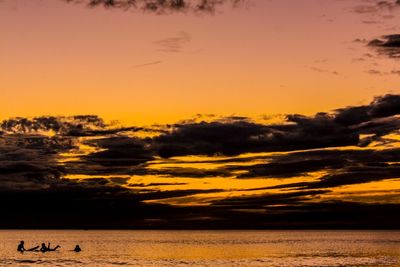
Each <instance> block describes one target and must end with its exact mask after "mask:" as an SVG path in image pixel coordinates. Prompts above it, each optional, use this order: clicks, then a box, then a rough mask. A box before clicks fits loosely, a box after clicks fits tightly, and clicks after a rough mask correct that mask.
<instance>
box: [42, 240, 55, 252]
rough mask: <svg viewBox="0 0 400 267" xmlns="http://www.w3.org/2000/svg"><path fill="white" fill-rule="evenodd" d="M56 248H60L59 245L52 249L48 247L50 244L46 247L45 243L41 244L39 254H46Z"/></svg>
mask: <svg viewBox="0 0 400 267" xmlns="http://www.w3.org/2000/svg"><path fill="white" fill-rule="evenodd" d="M58 248H60V245H57V246H55V247H54V248H51V247H50V242H49V244H48V245H47V246H46V244H45V243H42V246H41V248H40V251H41V252H48V251H56V250H57V249H58Z"/></svg>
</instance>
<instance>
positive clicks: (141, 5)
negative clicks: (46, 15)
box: [63, 0, 246, 14]
mask: <svg viewBox="0 0 400 267" xmlns="http://www.w3.org/2000/svg"><path fill="white" fill-rule="evenodd" d="M63 1H65V2H67V3H76V4H85V5H87V6H88V7H98V6H102V7H105V8H115V9H123V10H129V9H136V10H141V11H144V12H150V13H157V14H165V13H171V12H187V11H192V12H196V13H212V12H214V11H215V10H216V8H217V7H218V6H221V5H224V4H232V5H233V6H237V5H239V4H241V3H242V2H244V1H246V0H63Z"/></svg>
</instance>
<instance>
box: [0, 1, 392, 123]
mask: <svg viewBox="0 0 400 267" xmlns="http://www.w3.org/2000/svg"><path fill="white" fill-rule="evenodd" d="M362 3H364V2H363V1H357V0H349V1H336V0H335V1H321V0H305V1H297V0H272V1H264V0H253V1H251V3H250V4H249V5H248V6H247V7H245V8H236V9H231V8H225V9H223V10H220V12H218V13H217V14H215V15H208V14H203V15H194V14H172V15H153V14H141V13H140V12H135V11H121V10H104V9H103V8H95V9H89V8H85V7H84V6H82V5H68V4H66V3H64V2H63V1H40V0H5V1H3V2H2V3H1V5H2V7H1V9H0V35H1V38H0V39H1V42H0V58H1V63H0V90H1V96H2V100H3V101H2V105H1V106H0V118H2V119H4V118H8V117H14V116H36V115H45V114H46V115H71V114H97V115H99V116H102V117H104V118H106V119H107V120H114V119H116V120H119V121H122V122H126V123H135V124H151V123H165V122H174V121H177V120H180V119H185V118H189V117H191V116H192V115H194V114H198V113H202V114H210V113H214V114H218V115H232V114H240V115H250V116H256V115H261V114H276V113H303V114H310V113H315V112H318V111H329V110H331V109H333V108H336V107H342V106H347V105H355V104H360V103H368V102H369V101H370V100H371V98H372V97H373V96H376V95H382V94H385V93H388V92H400V88H399V86H398V84H399V80H400V77H399V76H398V75H392V74H387V75H376V74H370V73H368V71H369V70H371V69H379V70H380V71H382V72H390V71H392V70H394V69H396V62H395V61H394V60H392V59H388V58H383V57H381V58H374V59H369V58H365V57H364V59H365V60H364V61H358V60H356V59H358V58H360V57H363V55H364V54H365V53H373V52H372V51H370V50H369V49H368V48H366V47H365V45H364V44H362V43H357V42H354V40H355V39H356V38H361V39H363V38H365V39H368V40H369V39H372V38H376V37H379V36H381V35H383V34H390V33H396V31H398V30H399V29H400V27H399V26H396V25H400V17H399V16H397V17H395V16H393V17H390V15H391V14H390V13H391V12H390V11H385V12H382V14H378V15H377V14H370V13H362V14H360V13H356V12H354V10H353V9H354V7H357V6H358V5H360V4H362ZM377 16H385V19H380V20H378V19H377V18H378V17H377ZM374 20H376V21H374ZM166 50H167V51H166Z"/></svg>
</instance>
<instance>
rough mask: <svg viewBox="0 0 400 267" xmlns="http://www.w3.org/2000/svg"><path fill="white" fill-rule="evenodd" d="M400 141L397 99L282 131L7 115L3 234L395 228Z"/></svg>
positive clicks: (296, 122)
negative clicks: (26, 230) (30, 230)
mask: <svg viewBox="0 0 400 267" xmlns="http://www.w3.org/2000/svg"><path fill="white" fill-rule="evenodd" d="M148 133H151V134H148ZM146 134H147V135H146ZM399 137H400V95H395V94H387V95H384V96H379V97H376V98H375V99H374V100H373V101H372V102H370V103H369V104H366V105H359V106H350V107H344V108H339V109H336V110H333V111H332V112H329V113H326V112H320V113H317V114H315V115H314V116H304V115H300V114H289V115H287V116H286V117H285V119H284V120H283V121H282V122H278V123H274V124H264V123H261V122H257V121H254V120H252V119H251V118H246V117H229V118H223V119H215V120H211V121H201V120H200V121H186V122H181V123H176V124H173V125H162V126H152V127H135V126H130V127H116V126H114V125H109V124H107V123H106V122H104V121H103V120H102V119H101V118H99V117H97V116H95V115H88V116H86V115H84V116H72V117H48V116H47V117H35V118H10V119H7V120H4V121H2V122H1V123H0V191H1V192H2V194H1V198H2V199H1V200H2V201H0V203H1V208H2V211H3V215H4V218H5V219H3V220H2V222H0V226H2V227H11V226H12V225H16V226H17V227H28V226H30V227H40V226H42V227H72V228H76V227H87V228H90V227H107V228H113V227H117V228H118V227H123V228H135V227H137V228H146V227H148V228H151V227H156V228H163V227H167V228H175V227H176V228H185V227H187V228H191V227H193V228H213V227H216V228H218V227H227V226H228V225H230V227H233V228H235V227H238V228H241V227H245V228H263V227H277V226H278V225H280V226H282V227H289V226H290V225H292V226H293V225H296V227H309V228H310V227H311V228H312V227H330V226H332V225H336V226H337V227H344V228H345V227H359V226H362V227H384V226H385V227H394V226H395V225H396V223H395V222H396V220H397V221H398V215H396V214H400V213H399V212H398V211H399V206H398V205H399V204H400V203H399V201H398V199H399V196H400V186H399V178H400V162H399V160H400V159H399V157H398V155H400V145H399V142H400V138H399ZM221 179H223V180H225V181H226V183H223V184H221V182H218V181H221ZM195 180H197V181H204V182H195ZM260 180H261V181H265V182H260ZM214 181H215V182H214ZM241 181H245V184H243V183H242V184H241V186H236V187H235V186H234V184H235V183H239V182H241ZM257 181H258V182H257ZM230 183H232V186H229V184H230ZM371 183H375V184H374V186H372V188H370V187H369V185H370V184H371ZM199 184H200V185H201V186H199ZM260 184H261V186H260ZM221 185H223V186H221ZM362 188H366V189H362ZM373 188H380V189H373ZM343 190H344V191H343ZM346 190H347V191H346ZM396 199H397V200H396ZM193 204H196V205H193ZM30 205H34V206H35V207H36V206H37V207H38V208H37V209H32V208H31V206H30ZM355 210H357V212H355V213H352V212H354V211H355ZM370 212H377V213H378V214H380V215H379V216H383V217H384V218H386V219H385V220H382V221H375V220H372V219H367V214H369V213H370ZM394 212H396V213H394ZM89 214H90V216H89ZM244 214H245V215H246V216H247V215H248V214H251V216H249V221H246V222H244V221H241V220H238V219H235V218H241V217H243V215H244ZM300 214H301V215H300ZM316 216H325V217H323V218H324V219H321V218H322V217H318V219H317V217H316ZM326 216H328V217H326ZM332 216H338V217H335V218H332ZM343 216H344V217H343ZM346 216H347V217H346ZM396 216H397V217H396ZM31 217H34V218H35V220H31V219H29V218H31ZM79 218H83V219H79ZM334 219H335V220H334ZM363 220H365V221H363ZM288 222H290V225H289V224H288ZM397 226H398V224H397Z"/></svg>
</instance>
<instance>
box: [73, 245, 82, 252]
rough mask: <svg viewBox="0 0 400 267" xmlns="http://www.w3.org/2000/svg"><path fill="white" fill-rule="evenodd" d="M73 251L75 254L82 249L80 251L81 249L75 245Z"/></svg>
mask: <svg viewBox="0 0 400 267" xmlns="http://www.w3.org/2000/svg"><path fill="white" fill-rule="evenodd" d="M74 251H75V252H81V251H82V249H81V247H80V246H79V245H76V246H75V248H74Z"/></svg>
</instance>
